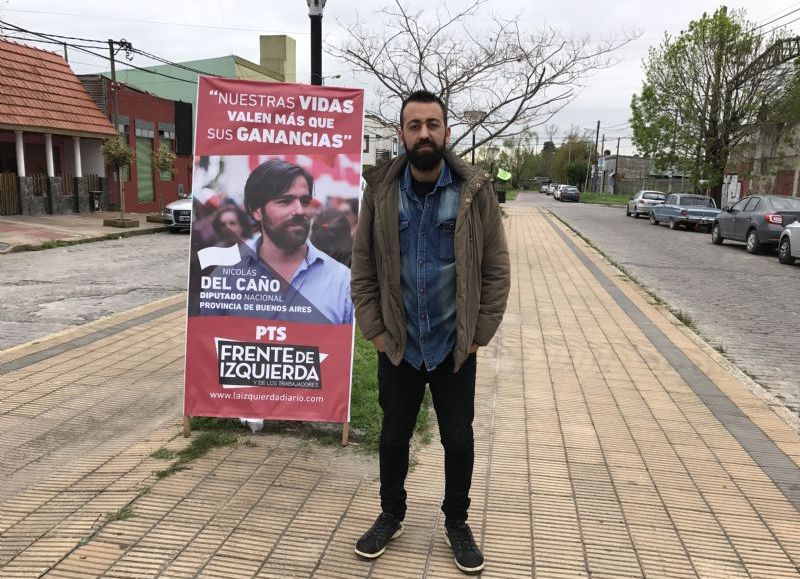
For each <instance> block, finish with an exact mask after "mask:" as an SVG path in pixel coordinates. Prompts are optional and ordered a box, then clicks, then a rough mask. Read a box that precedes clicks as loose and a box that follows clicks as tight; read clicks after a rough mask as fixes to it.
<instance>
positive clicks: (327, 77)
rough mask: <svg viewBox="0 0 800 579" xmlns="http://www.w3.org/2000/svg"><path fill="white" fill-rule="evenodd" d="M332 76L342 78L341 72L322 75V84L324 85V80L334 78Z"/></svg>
mask: <svg viewBox="0 0 800 579" xmlns="http://www.w3.org/2000/svg"><path fill="white" fill-rule="evenodd" d="M334 78H342V75H341V74H332V75H330V76H323V77H322V86H325V81H326V80H327V79H334Z"/></svg>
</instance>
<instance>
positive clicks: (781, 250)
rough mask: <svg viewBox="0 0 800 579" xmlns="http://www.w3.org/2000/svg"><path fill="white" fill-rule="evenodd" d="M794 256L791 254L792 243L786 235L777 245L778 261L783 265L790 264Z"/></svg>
mask: <svg viewBox="0 0 800 579" xmlns="http://www.w3.org/2000/svg"><path fill="white" fill-rule="evenodd" d="M794 260H795V258H794V257H793V256H792V244H791V242H790V241H789V238H788V237H784V238H783V239H781V244H780V245H779V246H778V261H780V262H781V263H782V264H784V265H792V264H793V263H794Z"/></svg>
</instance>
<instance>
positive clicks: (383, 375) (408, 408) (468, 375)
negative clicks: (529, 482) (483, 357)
mask: <svg viewBox="0 0 800 579" xmlns="http://www.w3.org/2000/svg"><path fill="white" fill-rule="evenodd" d="M426 383H427V384H429V385H430V389H431V397H432V398H433V407H434V409H435V410H436V418H437V420H438V422H439V434H440V437H441V441H442V446H443V447H444V480H445V490H444V502H443V503H442V511H443V512H444V514H445V518H446V521H448V522H452V521H465V520H466V519H467V510H468V509H469V489H470V486H471V485H472V465H473V463H474V462H475V444H474V440H473V437H472V419H473V416H474V414H475V354H470V356H469V357H468V358H467V360H466V361H465V362H464V364H463V365H462V366H461V368H459V370H458V372H456V373H453V355H452V354H450V355H449V356H448V357H447V358H446V359H445V360H444V361H443V362H442V363H441V364H440V365H439V366H437V367H436V369H435V370H433V371H432V372H428V371H427V370H424V369H423V370H418V369H416V368H414V367H413V366H411V365H410V364H408V363H407V362H405V361H403V362H401V364H400V365H399V366H395V365H393V364H392V363H391V362H390V361H389V358H387V357H386V355H385V354H382V353H379V354H378V397H379V402H380V405H381V409H383V424H382V426H381V441H380V468H381V508H382V510H383V512H385V513H391V514H393V515H395V516H397V517H399V518H400V519H403V518H404V517H405V514H406V490H405V480H406V475H407V474H408V452H409V442H410V440H411V435H412V434H413V432H414V426H415V424H416V420H417V414H418V413H419V408H420V404H421V403H422V397H423V395H424V393H425V384H426Z"/></svg>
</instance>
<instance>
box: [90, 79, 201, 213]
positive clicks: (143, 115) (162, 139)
mask: <svg viewBox="0 0 800 579" xmlns="http://www.w3.org/2000/svg"><path fill="white" fill-rule="evenodd" d="M80 79H81V82H82V83H83V85H84V86H85V87H86V89H87V91H88V93H89V94H90V95H91V96H92V98H93V99H94V100H95V102H96V103H97V105H98V107H99V108H100V110H102V111H103V113H104V114H105V115H107V117H108V118H109V119H113V112H114V102H115V100H114V97H113V92H112V83H111V80H110V79H109V78H106V77H105V76H102V75H81V76H80ZM116 102H117V105H118V107H119V110H118V111H117V128H118V131H119V134H120V136H121V137H122V138H123V140H124V141H125V143H126V144H127V145H128V147H129V148H130V149H131V150H132V151H135V157H134V161H133V163H132V164H131V166H130V167H126V168H125V169H123V170H122V171H120V176H121V178H122V189H123V191H124V192H125V210H126V211H133V212H136V213H155V212H159V213H160V212H161V210H162V209H163V208H164V206H165V205H166V204H167V203H170V202H172V201H175V200H176V199H178V198H179V197H181V196H182V195H186V194H188V193H189V192H190V191H191V186H192V185H191V184H192V105H191V104H189V103H183V102H180V101H173V100H169V99H166V98H162V97H158V96H155V95H153V94H150V93H148V92H145V91H142V90H139V89H136V88H134V87H129V86H127V85H125V84H121V83H118V92H117V95H116ZM161 145H165V146H166V147H167V148H168V149H169V150H170V151H172V152H173V153H175V155H176V157H175V164H174V168H173V170H172V171H166V172H163V173H161V172H159V171H158V170H156V169H155V167H154V166H153V153H154V152H156V151H157V150H158V149H159V147H160V146H161ZM108 183H109V187H108V195H109V207H114V208H120V206H121V205H120V197H119V182H118V179H117V175H109V179H108Z"/></svg>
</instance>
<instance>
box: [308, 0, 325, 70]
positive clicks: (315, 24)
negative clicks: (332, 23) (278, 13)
mask: <svg viewBox="0 0 800 579" xmlns="http://www.w3.org/2000/svg"><path fill="white" fill-rule="evenodd" d="M306 3H307V4H308V17H309V19H310V20H311V84H315V85H318V86H321V85H322V11H323V10H324V9H325V0H306Z"/></svg>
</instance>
